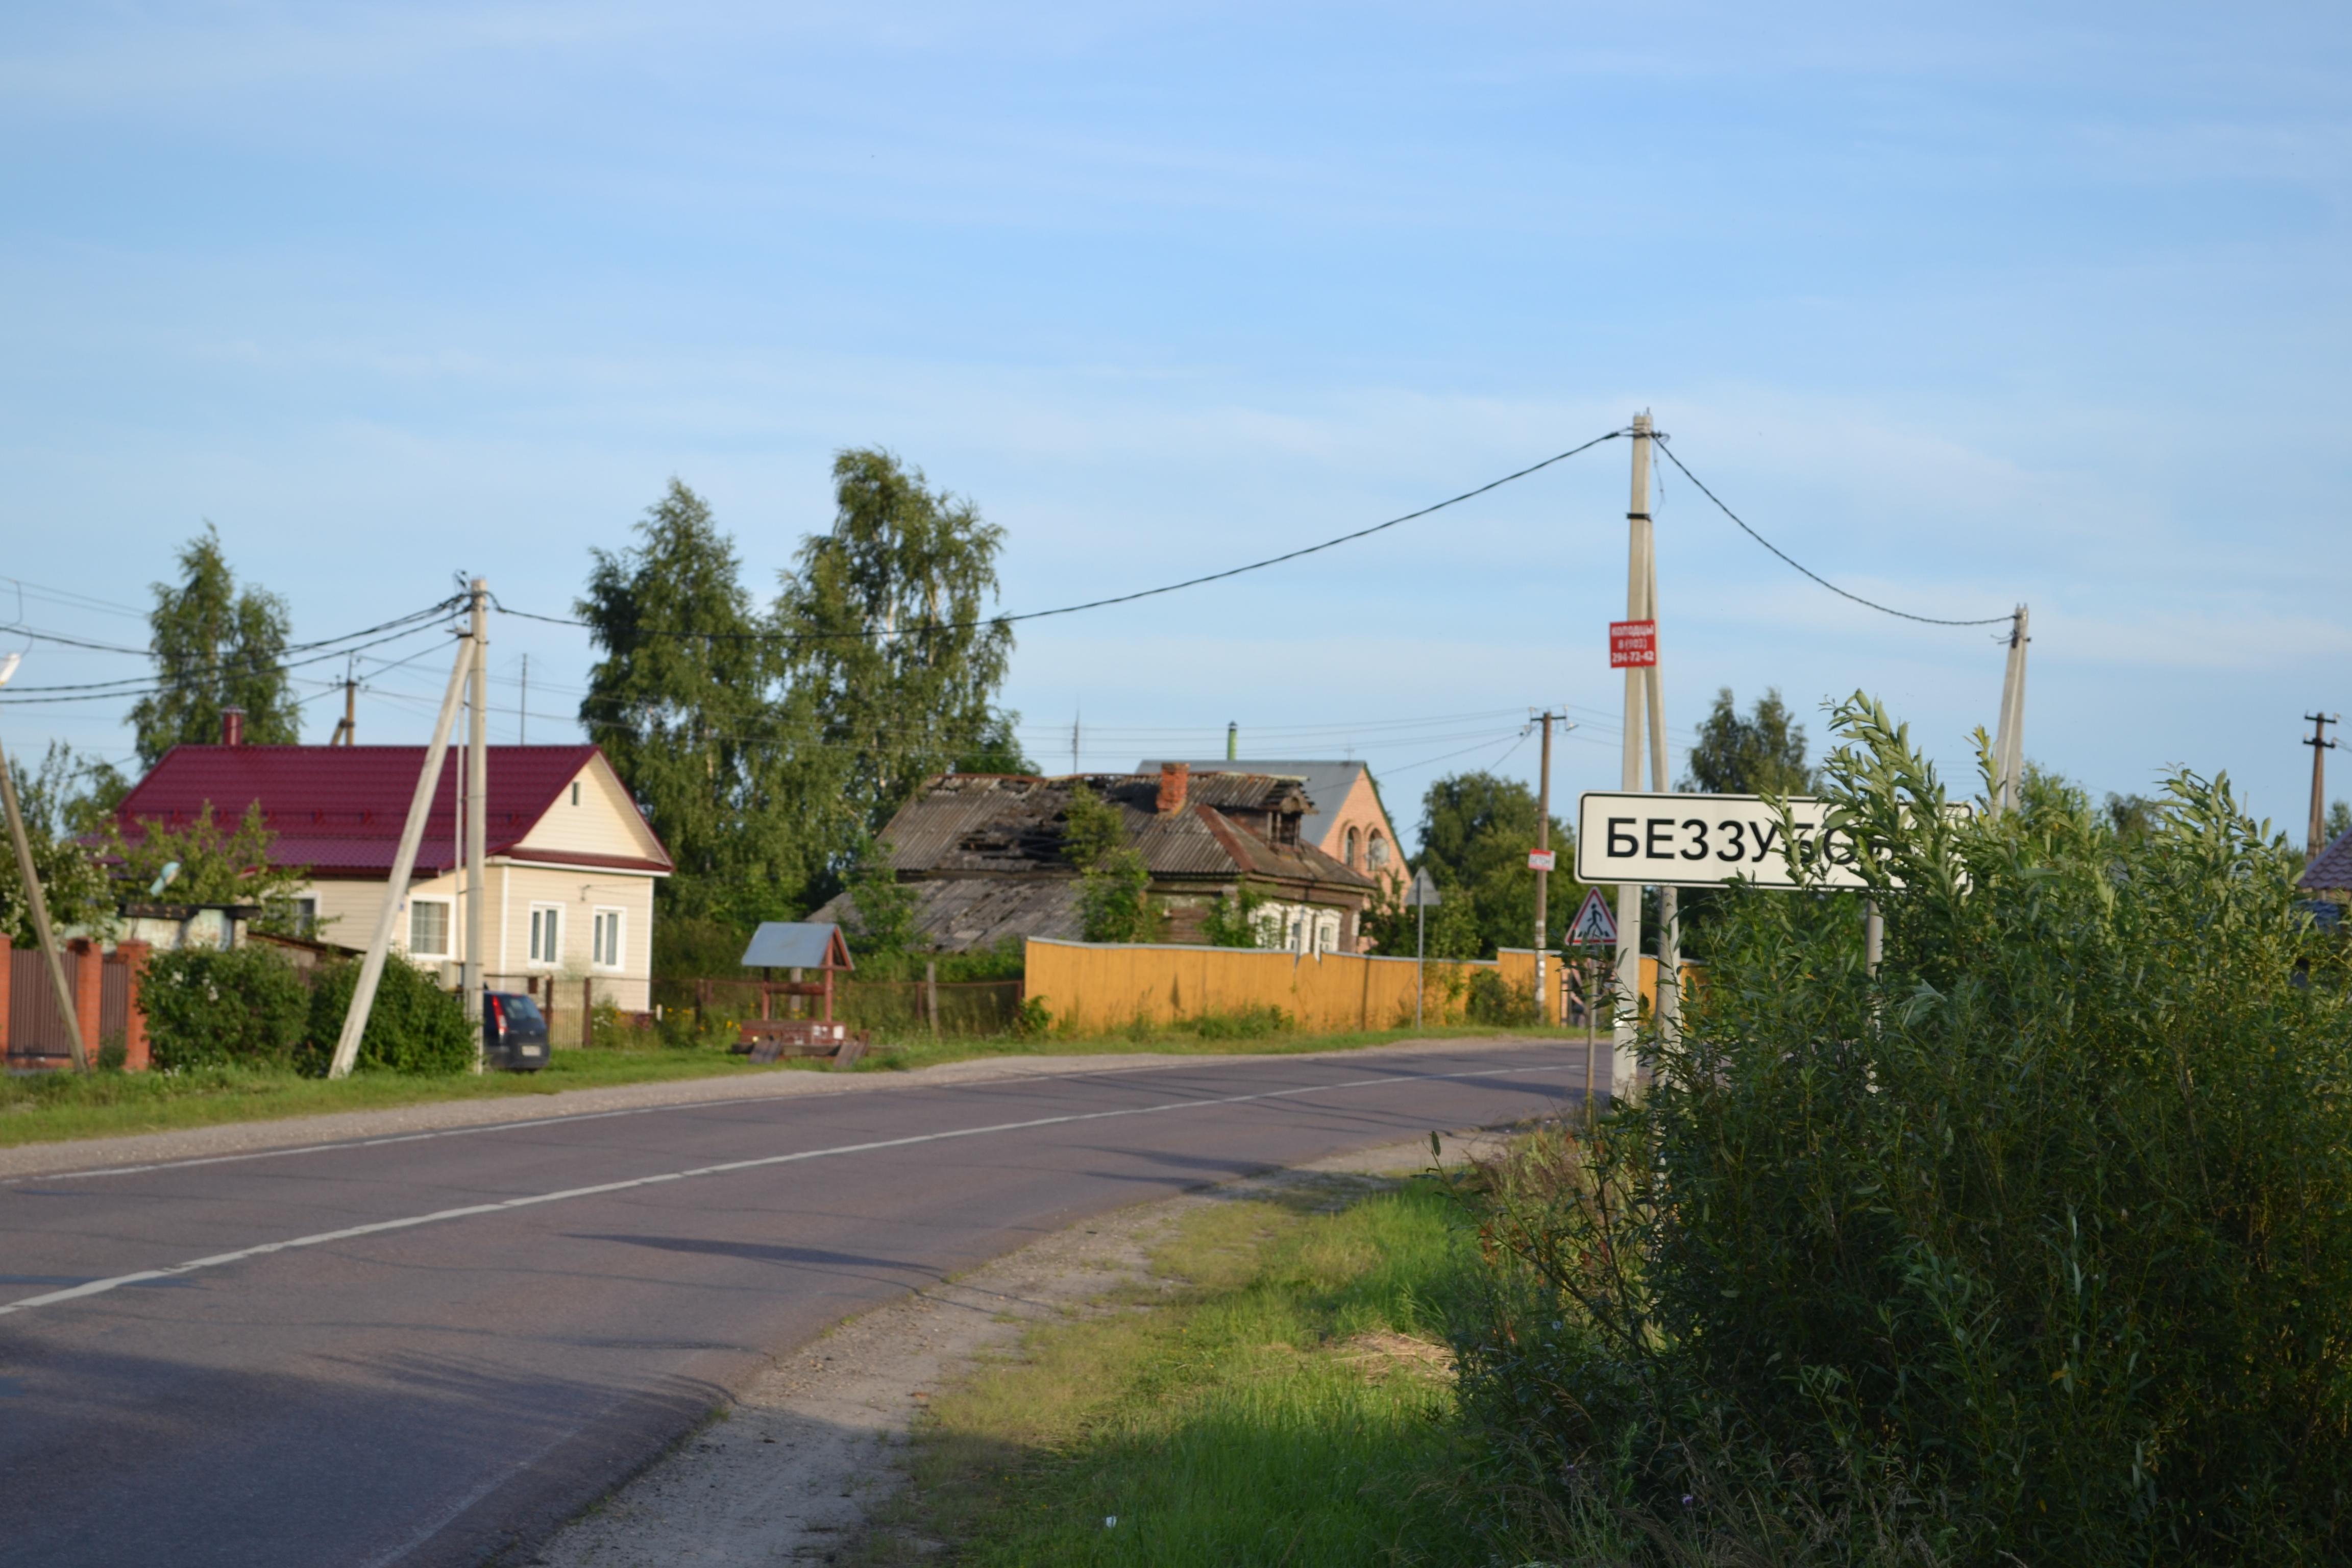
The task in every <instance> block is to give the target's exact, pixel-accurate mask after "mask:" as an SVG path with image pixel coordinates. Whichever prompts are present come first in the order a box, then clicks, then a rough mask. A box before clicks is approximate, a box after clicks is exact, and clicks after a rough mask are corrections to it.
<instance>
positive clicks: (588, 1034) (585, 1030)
mask: <svg viewBox="0 0 2352 1568" xmlns="http://www.w3.org/2000/svg"><path fill="white" fill-rule="evenodd" d="M595 1043H596V980H595V977H594V976H593V975H587V974H583V975H582V976H581V977H580V1048H581V1049H582V1050H583V1051H584V1050H586V1049H587V1048H588V1047H590V1046H593V1045H594V1044H595Z"/></svg>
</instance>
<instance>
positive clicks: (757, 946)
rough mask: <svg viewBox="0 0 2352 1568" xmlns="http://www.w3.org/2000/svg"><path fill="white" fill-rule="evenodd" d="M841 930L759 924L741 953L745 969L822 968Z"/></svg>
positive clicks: (804, 924) (793, 923) (802, 924)
mask: <svg viewBox="0 0 2352 1568" xmlns="http://www.w3.org/2000/svg"><path fill="white" fill-rule="evenodd" d="M840 929H841V928H840V927H839V926H835V925H825V924H822V923H819V922H816V921H761V923H760V929H759V930H758V931H753V932H752V933H751V946H749V947H747V948H745V949H744V950H743V964H744V967H745V968H747V969H822V968H824V961H825V957H826V955H827V954H828V953H830V952H832V951H833V933H834V932H835V931H839V930H840Z"/></svg>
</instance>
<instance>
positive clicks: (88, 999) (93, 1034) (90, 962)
mask: <svg viewBox="0 0 2352 1568" xmlns="http://www.w3.org/2000/svg"><path fill="white" fill-rule="evenodd" d="M66 946H67V947H68V949H70V950H71V951H72V952H73V955H74V977H73V988H74V1018H75V1020H76V1021H77V1022H78V1023H79V1024H80V1026H81V1037H82V1038H83V1039H84V1040H85V1041H87V1042H88V1043H89V1061H90V1065H91V1066H92V1067H96V1066H97V1065H98V1052H99V1048H100V1044H101V1042H100V1039H99V1037H98V1021H99V1017H100V1009H101V1008H102V1007H103V1006H104V1005H105V1003H104V1000H103V999H104V997H105V995H106V992H105V990H104V986H105V984H106V972H105V970H104V968H103V967H102V965H103V964H104V963H105V955H104V954H103V953H102V952H100V951H99V946H98V943H96V942H92V941H90V939H89V938H88V937H86V936H78V937H76V938H74V939H73V940H72V941H71V942H68V943H66Z"/></svg>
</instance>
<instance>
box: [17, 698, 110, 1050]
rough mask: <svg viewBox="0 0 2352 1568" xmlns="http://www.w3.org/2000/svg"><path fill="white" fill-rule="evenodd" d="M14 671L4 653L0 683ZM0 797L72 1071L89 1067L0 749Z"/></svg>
mask: <svg viewBox="0 0 2352 1568" xmlns="http://www.w3.org/2000/svg"><path fill="white" fill-rule="evenodd" d="M15 674H16V655H15V654H13V653H12V654H10V655H8V657H7V658H6V659H5V662H0V686H5V685H6V684H7V683H8V679H9V678H10V677H11V676H13V675H15ZM0 798H5V801H6V805H7V811H8V843H9V845H10V847H12V848H14V849H15V850H16V874H17V876H18V877H20V878H21V879H23V880H24V884H25V904H26V908H27V909H28V910H31V911H32V916H33V935H34V937H35V939H36V940H37V941H38V942H40V944H41V956H42V957H43V958H44V959H46V960H47V961H48V969H49V984H51V985H52V986H54V987H56V989H57V994H58V1016H60V1017H62V1018H64V1019H65V1021H66V1043H67V1044H68V1046H70V1047H72V1048H73V1065H74V1071H76V1072H88V1071H89V1046H88V1045H87V1044H86V1043H85V1042H84V1041H83V1039H82V1037H81V1014H80V1013H79V1010H77V1009H76V1008H75V1006H74V994H73V987H72V986H70V985H68V984H66V964H65V959H64V958H63V957H62V956H61V955H60V954H59V953H58V933H57V932H56V931H52V930H50V929H49V903H48V900H47V899H46V898H44V897H42V895H41V874H40V873H39V872H38V871H37V870H35V869H34V868H33V844H32V839H31V837H30V836H29V835H28V834H26V831H25V812H24V808H23V807H22V806H21V805H18V804H17V802H16V774H14V773H10V772H9V771H8V755H7V752H5V751H0ZM80 962H81V963H97V962H98V952H97V951H96V949H94V948H93V949H92V950H91V951H90V952H86V953H84V954H82V955H81V958H80Z"/></svg>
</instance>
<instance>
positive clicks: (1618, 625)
mask: <svg viewBox="0 0 2352 1568" xmlns="http://www.w3.org/2000/svg"><path fill="white" fill-rule="evenodd" d="M1657 662H1658V623H1657V622H1655V621H1612V622H1610V623H1609V668H1612V669H1631V668H1637V667H1640V666H1644V665H1652V664H1655V663H1657Z"/></svg>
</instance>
